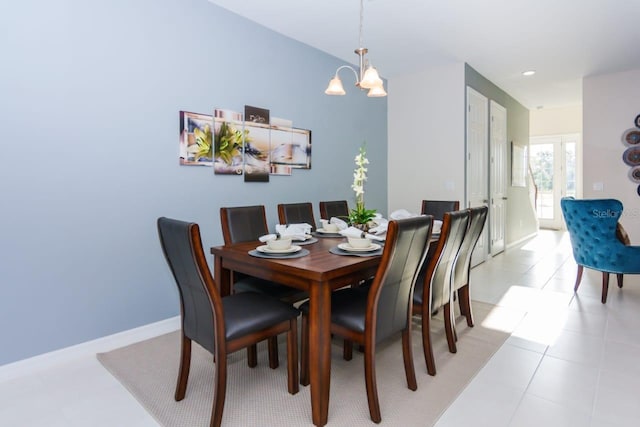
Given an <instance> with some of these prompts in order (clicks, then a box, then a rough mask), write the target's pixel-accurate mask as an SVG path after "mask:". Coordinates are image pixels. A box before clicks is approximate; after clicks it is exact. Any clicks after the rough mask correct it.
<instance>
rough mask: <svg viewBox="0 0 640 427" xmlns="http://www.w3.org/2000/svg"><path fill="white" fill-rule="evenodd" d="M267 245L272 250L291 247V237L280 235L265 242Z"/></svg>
mask: <svg viewBox="0 0 640 427" xmlns="http://www.w3.org/2000/svg"><path fill="white" fill-rule="evenodd" d="M267 247H268V248H269V249H271V250H273V251H282V250H286V249H289V248H290V247H291V237H280V238H278V239H272V240H269V241H268V242H267Z"/></svg>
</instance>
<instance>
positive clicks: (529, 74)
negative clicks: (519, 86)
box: [522, 70, 536, 77]
mask: <svg viewBox="0 0 640 427" xmlns="http://www.w3.org/2000/svg"><path fill="white" fill-rule="evenodd" d="M535 73H536V71H535V70H527V71H523V72H522V75H523V76H527V77H528V76H533V75H534V74H535Z"/></svg>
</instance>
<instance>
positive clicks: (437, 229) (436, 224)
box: [431, 219, 442, 234]
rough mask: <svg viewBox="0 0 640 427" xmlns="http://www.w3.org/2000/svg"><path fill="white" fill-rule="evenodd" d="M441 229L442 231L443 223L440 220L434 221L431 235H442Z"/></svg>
mask: <svg viewBox="0 0 640 427" xmlns="http://www.w3.org/2000/svg"><path fill="white" fill-rule="evenodd" d="M441 229H442V221H440V220H439V219H434V220H433V230H432V231H431V234H440V230H441Z"/></svg>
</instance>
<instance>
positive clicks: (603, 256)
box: [560, 197, 640, 304]
mask: <svg viewBox="0 0 640 427" xmlns="http://www.w3.org/2000/svg"><path fill="white" fill-rule="evenodd" d="M560 205H561V207H562V214H563V215H564V220H565V223H566V224H567V229H568V230H569V237H570V238H571V246H572V247H573V257H574V258H575V260H576V263H577V264H578V276H577V278H576V284H575V288H574V290H575V291H576V292H577V291H578V286H580V280H581V279H582V272H583V270H584V267H587V268H591V269H593V270H597V271H602V303H603V304H604V303H606V302H607V291H608V289H609V274H610V273H614V274H616V275H617V278H618V287H619V288H622V278H623V274H640V246H631V245H629V244H628V243H629V242H628V239H627V241H626V242H625V241H623V239H621V238H620V233H621V232H622V233H624V231H623V230H624V229H622V227H621V226H620V225H619V224H618V219H619V218H620V215H621V214H622V203H621V202H620V201H619V200H615V199H591V200H576V199H574V198H573V197H565V198H563V199H562V200H561V201H560ZM625 243H626V244H625Z"/></svg>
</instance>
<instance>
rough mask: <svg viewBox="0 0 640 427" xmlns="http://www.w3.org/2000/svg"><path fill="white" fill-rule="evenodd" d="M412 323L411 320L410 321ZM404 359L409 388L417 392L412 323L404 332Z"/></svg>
mask: <svg viewBox="0 0 640 427" xmlns="http://www.w3.org/2000/svg"><path fill="white" fill-rule="evenodd" d="M409 322H411V320H409ZM402 358H403V359H404V373H405V375H406V376H407V387H409V390H413V391H416V390H417V389H418V382H417V381H416V370H415V367H414V365H413V344H411V323H409V326H408V327H407V328H406V329H405V330H404V331H402Z"/></svg>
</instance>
